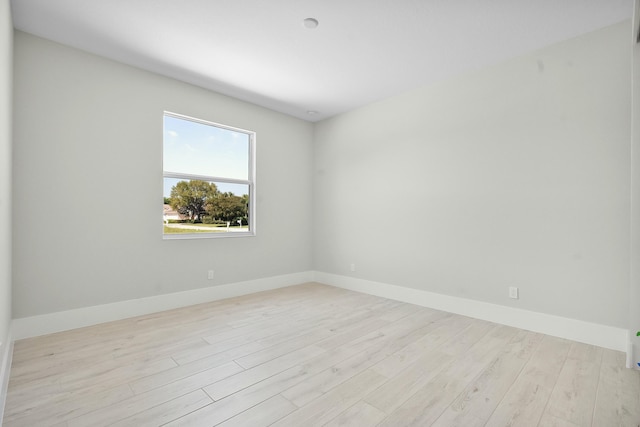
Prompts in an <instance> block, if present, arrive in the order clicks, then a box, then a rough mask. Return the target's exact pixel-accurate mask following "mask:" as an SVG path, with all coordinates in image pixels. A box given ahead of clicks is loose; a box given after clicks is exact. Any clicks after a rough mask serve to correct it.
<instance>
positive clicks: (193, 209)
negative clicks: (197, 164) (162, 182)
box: [169, 179, 218, 221]
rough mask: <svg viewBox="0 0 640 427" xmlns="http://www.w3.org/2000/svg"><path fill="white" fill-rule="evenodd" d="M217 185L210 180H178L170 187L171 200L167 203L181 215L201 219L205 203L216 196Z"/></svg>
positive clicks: (204, 210)
mask: <svg viewBox="0 0 640 427" xmlns="http://www.w3.org/2000/svg"><path fill="white" fill-rule="evenodd" d="M217 194H218V187H216V185H215V184H214V183H212V182H206V181H201V180H197V179H194V180H192V181H180V182H178V183H177V184H176V185H174V186H173V188H171V202H170V203H169V204H170V205H171V207H172V208H173V209H175V210H176V211H177V212H178V213H179V214H181V215H188V216H189V219H191V220H196V221H201V220H202V215H203V214H204V213H205V212H206V209H205V206H206V205H207V203H208V202H209V201H210V200H212V199H213V198H215V197H216V195H217Z"/></svg>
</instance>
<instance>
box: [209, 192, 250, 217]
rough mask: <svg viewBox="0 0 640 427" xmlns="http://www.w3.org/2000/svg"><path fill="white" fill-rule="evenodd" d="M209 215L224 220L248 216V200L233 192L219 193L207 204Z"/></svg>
mask: <svg viewBox="0 0 640 427" xmlns="http://www.w3.org/2000/svg"><path fill="white" fill-rule="evenodd" d="M206 210H207V213H208V214H209V215H211V216H212V217H213V218H215V219H219V220H222V221H236V220H238V219H245V220H246V218H247V201H246V200H245V198H244V197H238V196H236V195H235V194H233V193H218V194H217V195H216V196H215V197H213V198H212V199H209V201H208V202H207V204H206Z"/></svg>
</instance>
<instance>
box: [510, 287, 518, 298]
mask: <svg viewBox="0 0 640 427" xmlns="http://www.w3.org/2000/svg"><path fill="white" fill-rule="evenodd" d="M509 298H513V299H518V288H516V287H515V286H509Z"/></svg>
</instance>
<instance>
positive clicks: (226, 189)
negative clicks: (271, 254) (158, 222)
mask: <svg viewBox="0 0 640 427" xmlns="http://www.w3.org/2000/svg"><path fill="white" fill-rule="evenodd" d="M164 202H165V203H164V206H163V221H164V233H165V234H178V233H180V234H182V233H233V232H248V231H249V209H248V208H249V185H246V184H231V183H225V182H208V181H200V180H186V179H176V178H164Z"/></svg>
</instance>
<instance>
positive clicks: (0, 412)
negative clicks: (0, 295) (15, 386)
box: [0, 328, 13, 424]
mask: <svg viewBox="0 0 640 427" xmlns="http://www.w3.org/2000/svg"><path fill="white" fill-rule="evenodd" d="M5 338H6V339H5V340H4V341H2V345H1V346H0V361H1V362H2V365H0V424H2V419H3V416H4V405H5V403H6V401H7V388H8V387H9V374H10V371H11V359H12V357H13V337H12V335H11V328H9V331H8V332H7V336H6V337H5Z"/></svg>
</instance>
